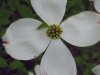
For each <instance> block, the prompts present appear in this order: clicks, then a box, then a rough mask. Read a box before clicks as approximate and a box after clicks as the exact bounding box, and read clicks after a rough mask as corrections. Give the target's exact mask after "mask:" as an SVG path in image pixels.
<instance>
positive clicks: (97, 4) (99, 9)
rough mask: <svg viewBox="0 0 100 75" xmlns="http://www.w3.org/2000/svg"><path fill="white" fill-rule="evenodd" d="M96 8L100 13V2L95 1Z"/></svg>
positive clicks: (98, 0)
mask: <svg viewBox="0 0 100 75" xmlns="http://www.w3.org/2000/svg"><path fill="white" fill-rule="evenodd" d="M94 7H95V9H96V10H97V11H98V12H99V13H100V0H94Z"/></svg>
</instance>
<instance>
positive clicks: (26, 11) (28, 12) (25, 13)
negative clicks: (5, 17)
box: [18, 5, 37, 18]
mask: <svg viewBox="0 0 100 75" xmlns="http://www.w3.org/2000/svg"><path fill="white" fill-rule="evenodd" d="M18 11H19V13H20V15H21V16H22V17H26V18H34V17H37V15H36V14H33V11H32V9H31V8H30V7H28V6H25V5H19V6H18Z"/></svg>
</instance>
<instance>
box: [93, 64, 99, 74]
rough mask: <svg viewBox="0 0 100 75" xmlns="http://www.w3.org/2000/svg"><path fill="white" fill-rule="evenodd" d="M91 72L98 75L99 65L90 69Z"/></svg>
mask: <svg viewBox="0 0 100 75" xmlns="http://www.w3.org/2000/svg"><path fill="white" fill-rule="evenodd" d="M92 72H93V73H94V74H95V75H100V65H97V66H96V67H94V68H93V69H92Z"/></svg>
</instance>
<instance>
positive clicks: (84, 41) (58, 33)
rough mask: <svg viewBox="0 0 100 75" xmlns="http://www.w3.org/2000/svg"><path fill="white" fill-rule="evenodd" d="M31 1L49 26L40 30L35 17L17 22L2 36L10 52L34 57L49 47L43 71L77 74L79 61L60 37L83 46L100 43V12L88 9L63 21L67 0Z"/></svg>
mask: <svg viewBox="0 0 100 75" xmlns="http://www.w3.org/2000/svg"><path fill="white" fill-rule="evenodd" d="M31 3H32V6H33V8H34V10H35V11H36V13H37V14H38V15H39V16H40V18H41V19H42V20H43V21H44V22H46V24H48V26H49V27H48V28H43V29H40V30H37V27H38V26H40V25H41V24H42V22H40V21H38V20H36V19H32V18H23V19H20V20H17V21H15V22H13V23H12V24H11V25H10V26H9V27H8V29H7V31H6V33H5V34H4V36H3V37H2V39H3V41H4V42H5V43H4V44H3V45H4V46H5V50H6V52H7V53H8V54H9V55H10V56H11V57H13V58H15V59H18V60H30V59H33V58H36V57H38V56H39V55H40V54H41V53H42V52H44V51H45V49H46V52H45V54H44V56H43V58H42V60H41V66H40V73H41V75H76V65H75V61H74V59H73V57H72V55H71V53H70V51H69V49H68V48H67V47H66V46H65V44H64V43H63V42H62V41H61V39H60V38H62V39H64V40H65V41H67V42H69V43H70V44H72V45H75V46H80V47H85V46H90V45H93V44H95V43H97V42H98V41H99V40H100V33H99V32H100V25H99V23H98V22H99V21H100V19H99V16H98V14H96V13H94V12H89V11H86V12H82V13H80V14H78V15H75V16H72V17H70V18H68V19H67V20H65V21H63V22H61V21H62V19H63V16H64V13H65V9H66V3H67V0H31ZM27 14H28V13H27Z"/></svg>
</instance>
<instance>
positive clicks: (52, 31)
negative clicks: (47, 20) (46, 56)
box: [46, 24, 63, 39]
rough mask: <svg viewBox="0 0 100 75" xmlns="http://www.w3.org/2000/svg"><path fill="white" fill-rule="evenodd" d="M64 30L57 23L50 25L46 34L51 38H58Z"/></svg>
mask: <svg viewBox="0 0 100 75" xmlns="http://www.w3.org/2000/svg"><path fill="white" fill-rule="evenodd" d="M62 32H63V30H62V28H61V27H60V26H57V25H55V24H53V25H51V26H49V28H48V30H47V32H46V35H47V36H48V37H50V38H51V39H58V38H59V37H60V35H61V33H62Z"/></svg>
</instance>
